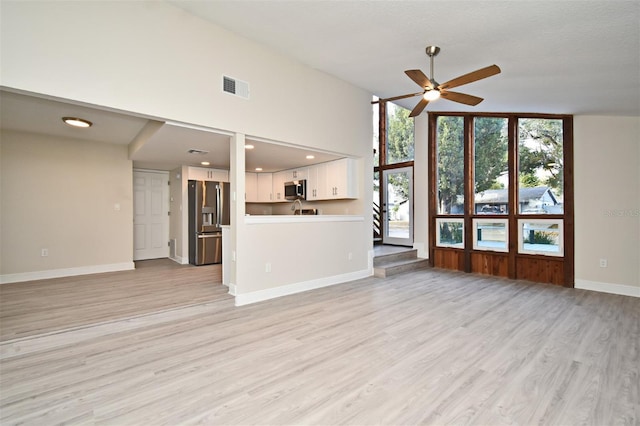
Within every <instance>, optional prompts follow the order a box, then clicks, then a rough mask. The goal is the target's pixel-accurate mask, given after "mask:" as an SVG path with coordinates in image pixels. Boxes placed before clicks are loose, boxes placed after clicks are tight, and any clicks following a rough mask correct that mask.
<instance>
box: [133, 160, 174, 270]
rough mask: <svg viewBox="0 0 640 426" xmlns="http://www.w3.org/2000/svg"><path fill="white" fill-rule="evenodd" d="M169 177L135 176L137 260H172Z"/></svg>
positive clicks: (138, 173) (136, 172)
mask: <svg viewBox="0 0 640 426" xmlns="http://www.w3.org/2000/svg"><path fill="white" fill-rule="evenodd" d="M167 182H169V173H168V172H152V171H139V170H134V172H133V260H145V259H158V258H162V257H169V185H168V183H167Z"/></svg>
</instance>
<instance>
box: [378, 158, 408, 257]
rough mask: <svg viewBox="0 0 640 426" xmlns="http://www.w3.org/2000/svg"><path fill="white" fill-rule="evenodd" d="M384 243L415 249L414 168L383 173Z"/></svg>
mask: <svg viewBox="0 0 640 426" xmlns="http://www.w3.org/2000/svg"><path fill="white" fill-rule="evenodd" d="M381 189H382V191H384V193H383V197H384V198H383V200H384V202H383V205H382V206H381V210H382V212H381V213H382V242H383V244H395V245H401V246H410V247H413V167H403V168H400V169H391V170H384V171H383V172H382V185H381Z"/></svg>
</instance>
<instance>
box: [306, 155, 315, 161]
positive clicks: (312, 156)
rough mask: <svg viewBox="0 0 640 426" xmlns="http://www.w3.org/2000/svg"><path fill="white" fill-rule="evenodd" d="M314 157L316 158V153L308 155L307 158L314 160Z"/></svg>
mask: <svg viewBox="0 0 640 426" xmlns="http://www.w3.org/2000/svg"><path fill="white" fill-rule="evenodd" d="M314 158H316V156H315V155H311V154H309V155H307V160H313V159H314Z"/></svg>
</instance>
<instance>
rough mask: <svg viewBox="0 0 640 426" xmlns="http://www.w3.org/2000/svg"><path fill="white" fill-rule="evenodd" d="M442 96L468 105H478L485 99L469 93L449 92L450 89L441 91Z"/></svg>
mask: <svg viewBox="0 0 640 426" xmlns="http://www.w3.org/2000/svg"><path fill="white" fill-rule="evenodd" d="M440 96H441V97H443V98H445V99H447V100H450V101H453V102H459V103H461V104H466V105H478V104H479V103H480V102H482V101H483V100H484V99H482V98H479V97H477V96H472V95H467V94H464V93H458V92H449V91H448V90H442V91H441V92H440Z"/></svg>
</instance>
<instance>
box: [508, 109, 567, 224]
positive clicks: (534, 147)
mask: <svg viewBox="0 0 640 426" xmlns="http://www.w3.org/2000/svg"><path fill="white" fill-rule="evenodd" d="M563 146H564V144H563V135H562V120H557V119H553V120H551V119H541V118H521V119H519V120H518V187H519V189H518V208H519V211H520V213H522V214H562V213H563V211H564V207H563V186H564V158H563V157H564V156H563Z"/></svg>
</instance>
